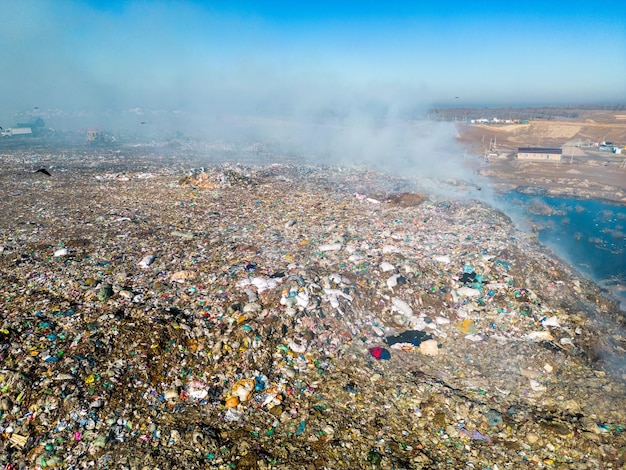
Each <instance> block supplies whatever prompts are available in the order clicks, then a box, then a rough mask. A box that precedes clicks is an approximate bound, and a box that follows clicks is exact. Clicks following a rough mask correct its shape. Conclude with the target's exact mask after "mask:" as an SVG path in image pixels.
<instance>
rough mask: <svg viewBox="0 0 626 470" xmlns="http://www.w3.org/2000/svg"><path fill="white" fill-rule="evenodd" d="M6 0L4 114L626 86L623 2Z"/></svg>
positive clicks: (180, 116) (552, 96)
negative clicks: (625, 76)
mask: <svg viewBox="0 0 626 470" xmlns="http://www.w3.org/2000/svg"><path fill="white" fill-rule="evenodd" d="M0 5H1V6H2V11H3V26H2V28H1V29H0V44H1V45H2V48H1V50H0V59H1V60H2V63H3V65H4V66H3V72H2V75H1V76H0V96H1V97H2V101H1V103H0V104H1V109H0V113H1V114H0V117H1V118H2V122H7V120H10V119H12V117H13V116H14V115H15V113H26V114H28V113H32V112H34V109H35V108H38V109H36V111H38V112H39V113H41V114H42V115H43V117H44V118H47V122H48V123H49V125H50V126H52V127H57V128H64V127H67V126H72V125H78V126H80V125H82V126H98V125H99V126H116V125H118V126H137V128H138V130H142V129H140V128H139V126H140V122H145V121H148V122H150V123H151V124H153V126H169V127H172V128H179V130H186V129H187V128H188V127H187V126H191V127H192V128H194V129H198V130H199V129H202V130H203V131H205V132H211V133H216V132H224V131H231V132H232V128H231V126H230V122H229V119H230V118H234V117H274V118H281V119H288V120H291V119H307V120H308V119H313V118H324V117H329V116H330V117H332V116H336V117H342V118H345V119H355V120H360V119H381V118H388V119H391V120H393V119H398V118H405V117H416V116H422V115H423V114H424V113H425V111H426V110H428V109H431V108H433V107H437V106H450V105H454V106H460V105H463V106H489V105H490V106H494V105H496V106H521V105H530V104H539V105H544V106H546V105H553V104H559V105H562V104H585V103H595V104H605V103H615V102H623V101H624V99H625V98H626V85H625V83H624V75H625V74H626V33H625V31H626V18H625V16H626V15H625V14H624V9H623V7H622V5H621V2H613V1H609V2H549V3H547V2H537V1H530V2H509V3H504V4H503V3H502V2H480V3H468V2H454V1H452V2H451V1H444V2H437V3H436V4H435V3H433V4H429V5H424V4H422V3H421V2H419V3H415V4H411V2H392V3H389V2H385V3H382V2H381V3H377V2H329V3H322V4H317V3H313V2H286V1H284V2H263V3H262V4H257V3H256V2H202V1H183V2H166V1H165V2H164V1H157V2H152V1H150V2H148V1H145V2H144V1H112V2H109V1H72V2H67V1H56V0H51V1H47V0H46V1H32V0H26V1H22V0H15V1H13V0H3V1H2V2H0ZM144 127H145V126H144ZM146 132H148V131H146Z"/></svg>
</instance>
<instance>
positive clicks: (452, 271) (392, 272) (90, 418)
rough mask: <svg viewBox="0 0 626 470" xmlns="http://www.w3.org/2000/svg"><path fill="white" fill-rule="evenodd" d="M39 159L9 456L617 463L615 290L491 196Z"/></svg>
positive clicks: (5, 267) (94, 463) (58, 464)
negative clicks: (73, 168) (42, 165)
mask: <svg viewBox="0 0 626 470" xmlns="http://www.w3.org/2000/svg"><path fill="white" fill-rule="evenodd" d="M29 178H30V179H28V180H24V179H20V178H16V177H14V175H8V176H7V175H5V176H4V177H3V179H2V186H1V187H0V191H1V192H2V198H1V199H2V201H1V202H0V207H1V210H2V211H3V212H2V213H3V214H5V217H3V218H2V221H1V222H0V273H1V274H0V275H1V279H0V290H1V293H2V295H1V296H0V305H1V308H2V312H3V315H2V322H1V325H0V464H2V465H4V466H5V467H6V468H12V469H19V468H29V469H33V468H42V469H43V468H129V469H131V468H132V469H148V468H150V469H152V468H161V469H164V468H219V469H222V468H224V469H226V468H238V469H257V468H258V469H296V468H303V469H304V468H306V469H309V468H329V469H330V468H333V469H338V468H346V469H355V468H386V469H391V468H393V469H410V468H451V469H454V468H461V467H469V468H492V469H496V468H501V469H502V468H522V467H526V466H534V467H537V468H576V469H584V468H621V467H622V466H624V465H625V462H626V456H625V455H624V449H625V448H626V433H625V432H624V431H625V429H626V406H625V405H626V400H625V398H626V397H625V393H624V387H623V384H624V381H625V379H626V375H625V371H624V367H623V366H624V362H623V361H624V351H625V348H626V344H625V336H624V330H623V318H622V317H621V314H620V312H619V310H618V308H617V306H616V304H615V303H614V302H613V301H612V300H611V299H610V298H608V297H606V296H605V294H604V292H602V291H601V290H600V289H599V288H598V287H597V286H595V285H594V284H593V283H591V282H589V281H588V280H585V279H582V278H580V277H579V276H578V274H577V273H576V272H575V271H573V270H572V269H571V268H569V267H568V266H567V265H565V264H563V263H561V262H560V261H558V260H556V259H555V258H554V257H553V255H551V254H550V253H548V252H546V251H545V250H544V249H543V248H542V247H541V246H540V245H539V244H538V243H537V241H536V239H535V238H534V237H533V236H532V235H531V234H525V233H522V232H519V231H518V230H516V228H515V227H514V225H513V224H512V222H511V221H510V220H509V219H508V217H506V216H505V215H504V214H502V213H500V212H497V211H494V210H493V209H491V208H489V207H488V206H486V205H484V204H481V203H479V202H476V201H462V200H458V201H456V200H435V199H431V198H429V197H427V196H426V195H423V194H419V193H415V192H410V191H404V190H405V189H406V186H404V183H403V182H401V181H399V180H397V181H396V180H393V178H390V177H381V175H379V174H375V173H373V172H371V171H367V170H359V169H347V168H330V167H310V166H303V165H302V166H299V165H295V164H282V165H279V164H274V165H269V166H264V167H243V166H238V165H228V164H224V165H219V166H215V167H212V168H203V169H198V170H192V171H188V172H185V173H184V174H181V172H180V170H174V169H171V168H170V169H168V168H164V169H162V170H159V171H142V172H136V173H135V172H132V171H130V170H129V171H126V172H119V173H111V174H107V173H102V172H97V171H95V170H94V171H88V170H81V171H80V172H65V173H56V174H55V173H54V172H53V173H52V176H51V177H45V176H44V175H36V176H35V177H32V176H31V177H29ZM35 178H38V179H35ZM381 181H382V182H384V184H381Z"/></svg>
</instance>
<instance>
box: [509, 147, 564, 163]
mask: <svg viewBox="0 0 626 470" xmlns="http://www.w3.org/2000/svg"><path fill="white" fill-rule="evenodd" d="M562 155H563V149H557V148H543V147H520V148H518V149H517V158H518V160H527V161H549V162H560V161H561V157H562Z"/></svg>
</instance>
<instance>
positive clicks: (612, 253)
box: [504, 192, 626, 309]
mask: <svg viewBox="0 0 626 470" xmlns="http://www.w3.org/2000/svg"><path fill="white" fill-rule="evenodd" d="M504 199H505V201H506V202H507V203H508V204H509V205H511V206H512V207H513V209H514V210H515V209H521V210H522V213H523V215H524V217H526V219H527V220H528V221H529V224H530V225H531V226H532V229H533V231H535V232H536V233H537V236H538V238H539V241H540V242H541V243H543V244H544V245H546V246H547V247H548V248H550V249H551V250H552V251H553V252H554V253H555V254H556V255H558V256H559V257H560V258H562V259H563V260H564V261H566V262H568V263H570V264H571V265H572V266H574V267H575V268H576V269H577V270H578V271H580V272H581V273H583V274H585V275H587V276H589V277H591V278H592V279H594V280H595V281H596V282H597V283H598V284H600V285H602V286H605V287H607V288H608V289H610V291H611V292H612V293H613V295H614V296H615V297H616V298H618V300H620V302H621V308H622V309H624V308H626V206H623V205H619V204H613V203H610V202H605V201H594V200H580V199H569V198H557V197H545V196H541V195H528V194H522V193H517V192H512V193H508V194H506V195H505V196H504Z"/></svg>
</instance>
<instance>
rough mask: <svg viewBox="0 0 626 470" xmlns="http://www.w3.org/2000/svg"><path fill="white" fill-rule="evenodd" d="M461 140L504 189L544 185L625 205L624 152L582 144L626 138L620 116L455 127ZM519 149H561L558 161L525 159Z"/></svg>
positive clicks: (554, 190)
mask: <svg viewBox="0 0 626 470" xmlns="http://www.w3.org/2000/svg"><path fill="white" fill-rule="evenodd" d="M457 129H458V138H459V141H460V142H461V143H463V144H464V145H465V146H466V148H467V149H468V150H469V151H471V152H472V153H473V154H474V155H475V157H476V158H475V159H474V160H472V162H471V164H472V165H473V166H474V168H475V171H476V172H477V173H478V174H481V175H484V176H488V177H490V178H491V179H492V180H493V181H494V182H495V184H496V186H497V187H499V188H500V189H503V190H506V189H512V188H515V187H518V186H537V187H541V188H545V189H546V190H547V192H548V193H549V194H554V195H572V196H576V197H589V198H601V199H608V200H613V201H618V202H621V203H626V155H625V154H621V155H619V154H613V153H611V152H606V151H599V150H597V149H591V148H584V147H582V145H581V144H584V143H585V142H586V141H593V142H598V141H605V140H606V141H612V142H616V143H624V142H626V121H624V119H622V118H621V115H606V114H602V115H600V116H599V117H598V119H597V120H594V119H582V120H579V121H537V122H535V121H532V122H530V123H529V124H511V125H484V124H481V125H465V124H459V125H457ZM518 147H561V148H563V158H562V161H561V162H560V163H559V164H554V163H549V164H548V163H543V162H521V161H518V160H517V158H516V155H515V154H516V152H517V148H518Z"/></svg>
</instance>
